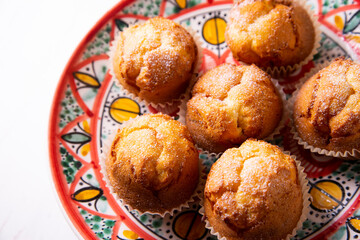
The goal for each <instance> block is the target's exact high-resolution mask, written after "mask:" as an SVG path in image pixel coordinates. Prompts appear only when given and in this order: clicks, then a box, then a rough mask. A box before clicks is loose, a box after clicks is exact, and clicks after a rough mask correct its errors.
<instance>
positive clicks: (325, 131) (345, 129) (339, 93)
mask: <svg viewBox="0 0 360 240" xmlns="http://www.w3.org/2000/svg"><path fill="white" fill-rule="evenodd" d="M293 118H294V123H295V128H296V130H297V132H298V134H299V136H300V137H301V138H302V140H303V141H305V142H307V143H308V144H309V145H312V146H314V147H319V148H321V149H327V150H329V151H331V150H333V151H340V152H345V151H350V152H351V150H352V149H358V150H359V149H360V64H357V63H354V62H353V61H351V60H344V59H336V60H335V61H334V62H332V63H331V64H330V66H328V67H326V68H324V69H322V70H321V71H320V72H318V73H317V74H315V75H314V76H313V77H311V78H310V79H309V80H307V81H306V82H305V83H304V85H303V86H302V87H301V89H300V91H299V93H298V94H297V96H296V98H295V103H294V113H293Z"/></svg>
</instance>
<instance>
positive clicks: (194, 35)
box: [108, 24, 203, 109]
mask: <svg viewBox="0 0 360 240" xmlns="http://www.w3.org/2000/svg"><path fill="white" fill-rule="evenodd" d="M181 26H182V27H183V28H185V29H186V31H187V32H188V33H190V35H191V36H192V38H193V39H194V42H195V44H196V47H197V60H196V66H195V68H194V71H193V74H192V76H191V79H190V81H189V85H191V82H192V81H193V79H194V78H196V76H197V75H198V73H199V71H200V67H201V64H202V59H203V47H202V42H201V40H200V36H199V35H198V34H197V33H196V31H194V30H193V29H192V28H191V27H189V26H186V25H184V24H182V25H181ZM126 29H127V28H125V29H124V30H123V31H126ZM119 39H120V34H118V35H116V36H115V37H114V40H113V41H112V42H111V43H110V51H109V53H108V55H109V61H108V67H109V72H110V74H111V76H112V79H113V81H114V82H115V84H116V85H117V86H118V87H119V88H120V90H121V91H123V92H125V93H126V95H127V96H129V97H131V98H134V97H139V96H137V95H136V94H135V93H133V92H130V91H129V90H128V89H126V88H125V87H124V86H123V85H122V84H121V83H120V82H119V80H118V79H117V78H116V75H115V72H114V66H113V62H114V56H115V54H116V47H117V43H118V41H119ZM188 88H189V87H187V88H186V90H185V91H184V93H182V94H181V95H180V96H179V97H178V98H174V99H171V100H170V101H167V102H162V103H153V102H149V101H147V100H145V99H142V98H140V97H139V98H140V99H141V100H143V101H144V102H146V104H147V105H151V106H152V107H153V108H155V109H157V108H167V107H168V106H171V105H174V104H177V102H179V101H181V100H184V99H185V98H186V96H187V95H186V94H187V93H188V91H187V89H188Z"/></svg>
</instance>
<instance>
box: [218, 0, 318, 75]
mask: <svg viewBox="0 0 360 240" xmlns="http://www.w3.org/2000/svg"><path fill="white" fill-rule="evenodd" d="M225 39H226V43H227V44H228V46H229V48H230V49H231V52H232V54H233V56H234V58H235V59H237V60H240V61H242V62H245V63H248V64H252V63H254V64H256V65H257V66H259V67H264V68H267V67H281V66H289V65H294V64H297V63H300V62H301V61H303V60H304V59H305V58H306V57H307V56H308V55H309V54H311V52H312V49H313V46H314V42H315V30H314V25H313V22H312V20H311V18H310V16H309V15H308V13H307V11H306V10H304V9H303V8H302V7H301V6H300V5H299V4H298V3H297V2H296V1H288V0H242V1H237V2H236V3H235V4H234V5H233V7H232V8H231V10H230V16H229V23H228V25H227V27H226V32H225Z"/></svg>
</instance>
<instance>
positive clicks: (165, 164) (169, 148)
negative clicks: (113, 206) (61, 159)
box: [105, 114, 199, 214]
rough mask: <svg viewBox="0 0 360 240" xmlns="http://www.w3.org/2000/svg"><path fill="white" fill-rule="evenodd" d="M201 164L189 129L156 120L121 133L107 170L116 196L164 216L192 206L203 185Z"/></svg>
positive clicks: (147, 118) (167, 120)
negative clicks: (194, 196)
mask: <svg viewBox="0 0 360 240" xmlns="http://www.w3.org/2000/svg"><path fill="white" fill-rule="evenodd" d="M198 161H199V156H198V151H197V149H196V148H195V146H194V143H193V141H192V139H191V136H190V133H189V131H188V130H187V128H186V126H184V125H183V124H181V123H180V122H178V121H176V120H173V119H172V118H171V117H169V116H167V115H163V114H153V115H143V116H141V117H139V118H137V119H135V120H134V121H133V122H131V123H130V124H129V125H128V126H126V127H124V128H122V129H120V130H118V132H117V135H116V137H115V139H114V141H113V143H112V145H111V148H110V151H109V155H108V157H107V159H106V161H105V166H106V174H107V176H108V179H109V182H110V184H111V186H112V187H113V189H114V192H115V193H116V194H117V195H118V196H119V198H121V199H122V200H123V201H124V202H125V203H126V204H128V205H130V206H131V207H132V208H135V209H137V210H139V211H140V212H146V211H148V212H152V213H159V214H162V213H164V212H166V211H171V210H172V209H173V208H176V207H179V205H181V204H182V203H185V202H186V201H187V200H189V198H190V197H191V195H192V194H193V192H194V190H195V188H196V187H197V184H198V180H199V164H198Z"/></svg>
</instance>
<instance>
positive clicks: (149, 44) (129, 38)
mask: <svg viewBox="0 0 360 240" xmlns="http://www.w3.org/2000/svg"><path fill="white" fill-rule="evenodd" d="M197 54H198V53H197V46H196V44H195V42H194V39H193V38H192V36H191V35H190V34H189V33H188V32H187V31H186V30H185V29H184V28H183V27H182V26H180V25H179V24H177V23H175V22H173V21H172V20H169V19H166V18H161V17H156V18H152V19H149V20H147V21H146V22H144V23H142V24H138V25H135V26H132V27H129V28H127V29H125V30H124V31H123V32H121V33H120V36H119V39H118V42H117V43H116V49H115V52H114V57H113V69H114V73H115V76H116V78H117V79H118V80H119V82H120V83H121V84H122V85H123V87H124V88H125V89H127V90H128V91H130V92H131V93H134V94H135V95H136V96H138V97H140V98H141V99H145V100H146V101H148V102H153V103H161V102H167V101H170V100H172V99H176V98H179V96H180V95H181V94H182V93H183V92H184V91H185V89H186V88H187V86H188V84H189V81H190V79H191V77H192V74H193V72H194V70H195V67H196V64H197Z"/></svg>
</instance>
